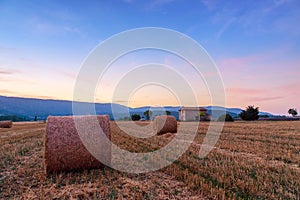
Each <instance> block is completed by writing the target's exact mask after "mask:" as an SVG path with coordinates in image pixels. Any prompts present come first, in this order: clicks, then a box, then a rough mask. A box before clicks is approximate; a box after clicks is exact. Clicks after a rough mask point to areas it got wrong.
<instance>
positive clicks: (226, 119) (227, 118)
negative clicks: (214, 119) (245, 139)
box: [218, 113, 234, 122]
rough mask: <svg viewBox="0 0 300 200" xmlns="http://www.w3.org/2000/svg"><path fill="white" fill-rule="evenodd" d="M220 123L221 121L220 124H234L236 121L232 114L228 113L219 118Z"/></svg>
mask: <svg viewBox="0 0 300 200" xmlns="http://www.w3.org/2000/svg"><path fill="white" fill-rule="evenodd" d="M218 121H220V122H234V119H233V117H232V116H231V115H230V114H228V113H226V114H224V115H221V116H220V117H219V118H218Z"/></svg>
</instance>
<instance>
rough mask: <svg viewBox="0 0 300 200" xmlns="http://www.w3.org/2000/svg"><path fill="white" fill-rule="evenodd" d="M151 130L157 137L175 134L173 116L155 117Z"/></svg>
mask: <svg viewBox="0 0 300 200" xmlns="http://www.w3.org/2000/svg"><path fill="white" fill-rule="evenodd" d="M153 128H154V131H155V133H156V134H157V135H162V134H165V133H177V121H176V119H175V117H173V116H168V115H162V116H156V117H155V118H154V121H153Z"/></svg>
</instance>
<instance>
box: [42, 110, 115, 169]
mask: <svg viewBox="0 0 300 200" xmlns="http://www.w3.org/2000/svg"><path fill="white" fill-rule="evenodd" d="M95 119H97V120H98V121H97V120H95ZM75 121H76V125H77V126H76V125H75ZM99 125H100V127H101V128H102V130H103V133H104V134H105V135H106V137H107V138H108V139H109V141H110V126H109V117H108V116H107V115H101V116H63V117H53V116H50V117H48V119H47V126H46V136H45V160H44V163H45V170H46V173H47V174H49V173H52V172H62V171H72V170H83V169H92V168H103V167H104V164H102V163H100V162H99V161H98V160H97V159H96V158H95V157H94V156H93V155H91V153H90V152H89V151H88V150H87V148H86V147H85V146H84V144H83V143H82V141H81V138H84V139H87V140H85V141H88V143H89V145H88V147H89V148H93V149H94V150H96V151H97V155H100V156H101V160H102V159H105V163H110V161H111V146H110V142H109V143H104V142H103V141H104V140H103V137H101V132H100V128H99ZM76 128H77V129H78V131H77V129H76ZM78 132H79V133H80V135H79V134H78ZM102 135H103V134H102ZM80 136H81V137H80ZM101 138H102V139H101ZM101 141H102V142H101ZM99 143H100V146H99ZM85 144H86V143H85ZM93 152H95V151H93ZM97 157H98V156H97ZM98 158H99V157H98Z"/></svg>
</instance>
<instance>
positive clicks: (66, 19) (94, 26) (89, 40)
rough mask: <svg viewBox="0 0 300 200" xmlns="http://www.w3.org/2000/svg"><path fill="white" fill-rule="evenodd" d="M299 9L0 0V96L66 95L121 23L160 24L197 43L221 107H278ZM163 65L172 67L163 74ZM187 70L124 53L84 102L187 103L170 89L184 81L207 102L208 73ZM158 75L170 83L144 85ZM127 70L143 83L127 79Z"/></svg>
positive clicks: (216, 1)
mask: <svg viewBox="0 0 300 200" xmlns="http://www.w3.org/2000/svg"><path fill="white" fill-rule="evenodd" d="M299 9H300V1H298V0H264V1H252V0H245V1H238V0H236V1H220V0H191V1H184V0H153V1H145V0H116V1H71V0H70V1H66V0H49V1H47V0H45V1H38V0H28V1H17V0H0V13H1V15H0V95H4V96H18V97H34V98H43V99H63V100H72V99H73V91H74V84H75V83H76V78H77V76H78V74H79V72H80V70H81V67H82V65H83V63H84V61H85V59H87V58H88V55H89V54H90V53H91V52H92V51H93V49H95V47H96V46H97V45H99V44H100V43H101V42H103V41H106V39H108V38H110V37H111V36H113V35H115V34H118V33H120V32H123V31H127V30H130V29H135V28H143V27H161V28H167V29H172V30H175V31H178V32H180V33H182V34H185V35H187V36H188V37H190V38H192V39H193V40H195V41H196V42H197V43H199V44H200V45H201V46H202V47H203V48H204V49H205V51H206V52H207V53H208V54H209V56H210V57H211V59H212V60H213V62H214V63H215V65H216V67H217V69H218V71H219V73H220V75H221V77H222V80H223V84H224V88H225V94H226V107H239V108H245V107H246V106H248V105H254V106H258V107H259V108H260V110H262V111H267V112H271V113H273V114H287V110H288V109H289V108H299V109H300V101H299V99H300V90H299V89H298V87H299V85H300V81H299V80H300V79H299V76H300V26H299V21H300V12H299ZM151 63H155V65H156V66H154V65H152V66H151ZM157 63H159V65H158V64H157ZM137 66H144V67H143V68H140V69H136V70H134V69H135V68H136V67H137ZM145 66H146V67H145ZM158 66H160V68H159V69H157V67H158ZM151 67H152V68H151ZM168 67H169V68H168ZM170 67H171V68H173V69H176V70H177V72H178V73H179V74H178V73H177V74H176V73H175V74H173V75H174V76H173V75H170V74H172V73H173V72H174V71H172V70H170ZM192 68H193V66H192V65H191V64H190V63H187V62H185V61H184V60H182V59H181V58H178V57H176V56H175V55H173V54H172V53H170V52H162V51H159V50H141V51H137V52H131V53H128V54H127V55H124V56H122V57H120V58H119V59H118V60H116V61H115V62H113V63H112V64H111V66H110V68H109V70H107V73H106V74H105V75H103V78H102V79H99V81H98V85H97V88H96V90H95V99H94V100H95V101H97V102H116V103H120V104H123V105H128V106H131V107H138V106H143V105H190V104H192V103H190V102H189V101H188V99H189V98H187V99H184V100H178V94H177V93H178V92H176V91H175V90H173V89H172V88H180V87H181V85H182V84H183V85H184V84H185V83H183V82H185V81H186V80H188V81H189V82H190V83H189V84H190V85H191V87H192V88H193V89H194V90H193V91H194V93H195V94H196V96H197V98H198V99H199V101H198V104H199V105H200V106H207V105H211V104H212V101H211V99H210V96H209V95H210V92H213V91H208V90H207V85H205V79H206V76H210V75H209V74H204V75H203V74H202V75H199V76H196V75H195V73H194V72H193V69H192ZM142 69H143V70H142ZM150 69H152V70H150ZM132 70H133V71H132ZM155 70H156V72H155ZM168 70H170V71H168ZM129 72H130V73H131V75H129V76H127V75H128V73H129ZM126 74H127V75H126ZM160 74H167V75H168V76H167V79H170V80H178V81H177V82H176V81H175V82H172V83H171V82H170V84H173V85H172V87H164V85H163V84H150V83H149V82H150V80H151V79H149V77H151V76H152V77H159V76H160ZM182 74H185V75H186V77H185V78H184V79H182V80H181V78H182V77H181V76H180V75H182ZM136 76H141V77H144V80H145V79H149V80H148V84H144V85H143V84H141V83H140V82H139V84H140V85H136V86H133V85H131V82H134V81H135V80H133V79H134V77H136ZM180 77H181V78H180ZM141 80H142V79H141ZM130 81H131V82H130ZM137 82H138V81H137ZM170 88H171V89H170ZM124 90H125V91H126V92H125V93H126V94H125V93H124V95H125V96H122V95H121V94H123V93H122V92H121V91H124ZM114 91H119V92H114ZM180 91H182V90H180ZM183 91H185V90H184V89H183ZM179 93H180V92H179ZM126 95H127V96H126ZM183 95H184V93H183ZM186 96H187V97H189V94H186Z"/></svg>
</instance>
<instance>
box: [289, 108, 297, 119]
mask: <svg viewBox="0 0 300 200" xmlns="http://www.w3.org/2000/svg"><path fill="white" fill-rule="evenodd" d="M288 113H289V114H290V115H292V116H293V117H295V116H296V115H298V112H297V109H296V108H290V109H289V111H288Z"/></svg>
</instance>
